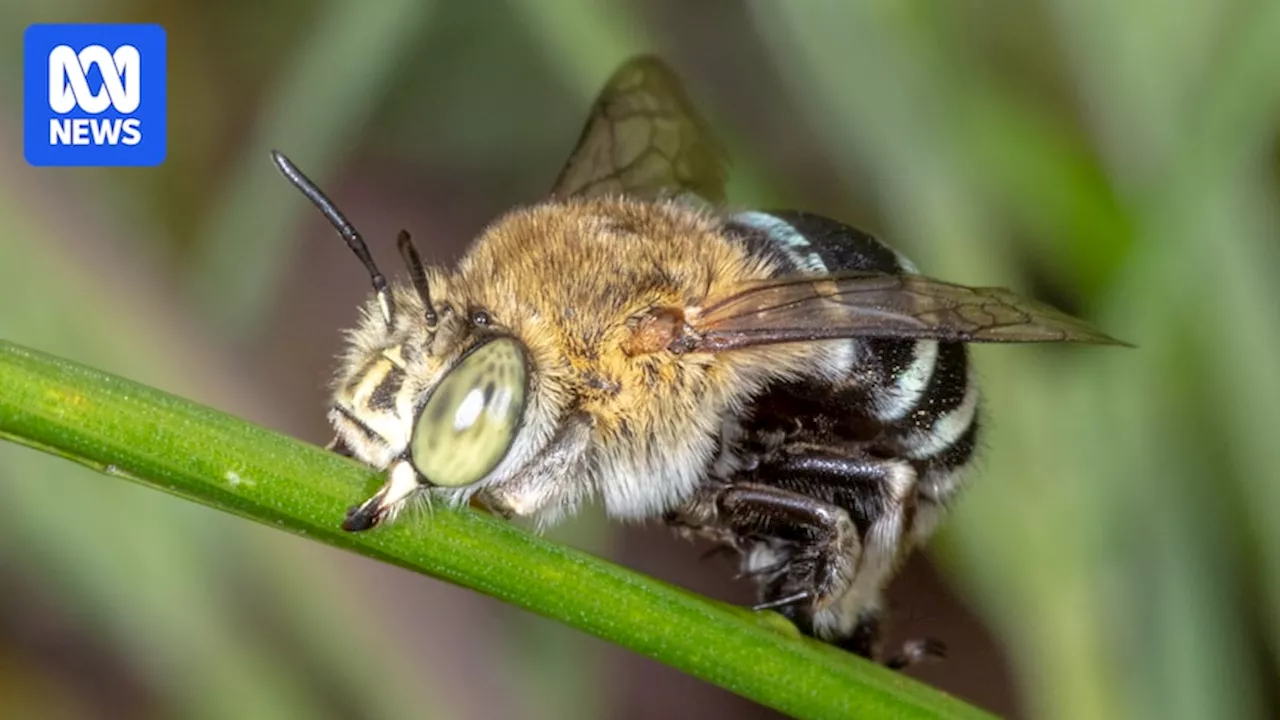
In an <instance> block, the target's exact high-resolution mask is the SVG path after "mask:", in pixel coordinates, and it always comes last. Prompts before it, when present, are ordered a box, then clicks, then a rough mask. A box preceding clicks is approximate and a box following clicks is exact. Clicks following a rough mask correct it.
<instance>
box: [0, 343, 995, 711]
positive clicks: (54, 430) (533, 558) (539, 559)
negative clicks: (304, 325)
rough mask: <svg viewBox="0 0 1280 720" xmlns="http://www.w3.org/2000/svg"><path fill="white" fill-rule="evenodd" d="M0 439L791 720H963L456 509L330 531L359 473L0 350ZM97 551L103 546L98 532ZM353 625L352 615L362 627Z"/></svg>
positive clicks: (923, 690) (336, 460)
mask: <svg viewBox="0 0 1280 720" xmlns="http://www.w3.org/2000/svg"><path fill="white" fill-rule="evenodd" d="M0 388H2V390H0V437H4V438H7V439H10V440H12V441H14V442H18V443H21V444H24V445H28V446H30V447H34V448H37V449H40V450H43V451H45V452H51V453H54V454H57V455H59V456H61V457H64V458H67V459H69V460H72V461H75V462H79V463H82V464H84V465H87V466H89V467H91V468H94V469H97V470H99V471H101V472H104V473H106V474H108V475H116V476H120V477H125V478H128V479H130V480H134V481H136V482H140V483H143V484H146V485H149V486H152V487H155V488H159V489H161V490H165V491H167V492H170V493H173V494H175V495H179V496H181V497H185V498H188V499H191V500H194V501H196V502H199V503H202V504H205V505H209V506H211V507H215V508H218V509H221V510H224V511H227V512H231V513H235V514H237V515H240V516H242V517H247V518H250V519H253V520H257V521H258V522H261V523H267V524H274V525H277V526H279V527H280V528H281V529H284V530H287V531H289V532H293V533H296V534H298V535H305V536H307V537H311V538H313V539H316V540H319V541H320V542H324V543H327V544H330V545H334V546H337V547H342V548H346V549H349V550H352V551H354V552H357V553H360V554H361V555H365V556H367V557H371V558H375V559H378V560H382V561H384V562H389V563H392V564H395V565H399V566H401V567H404V568H407V569H410V570H414V571H416V572H420V573H423V574H426V575H430V576H432V577H437V578H441V579H444V580H448V581H450V582H453V583H456V584H459V585H463V586H465V587H469V588H472V589H474V590H478V591H480V592H483V593H485V594H488V595H492V596H494V597H497V598H499V599H502V600H505V601H507V602H510V603H512V604H514V605H518V606H520V607H523V608H526V609H528V610H532V611H533V612H536V613H539V614H541V615H545V616H547V617H550V618H553V619H556V620H559V621H561V622H564V623H566V624H569V625H572V626H574V627H577V628H579V629H581V630H584V631H586V632H588V633H591V634H593V635H596V636H599V637H601V638H604V639H606V640H610V641H613V642H616V643H619V644H621V645H624V646H626V647H628V648H631V649H632V650H635V651H636V652H639V653H642V654H644V655H647V656H649V657H652V658H654V659H656V660H659V661H661V662H664V663H666V664H668V665H671V666H673V667H676V668H679V669H681V670H683V671H685V672H688V673H690V674H692V675H695V676H697V677H700V678H703V679H704V680H707V681H709V682H712V683H715V684H717V685H720V686H722V687H724V688H727V689H729V690H731V691H733V692H736V693H739V694H741V695H743V696H745V697H748V698H751V699H753V700H756V701H757V702H760V703H763V704H765V705H769V706H771V707H774V708H776V709H778V710H782V711H784V712H787V713H790V714H792V715H795V716H797V717H803V718H844V717H860V718H877V717H894V718H914V717H947V718H977V717H986V715H985V714H984V713H982V712H981V711H979V710H976V709H974V708H972V707H970V706H968V705H965V704H963V703H961V702H959V701H958V700H955V699H953V698H951V697H949V696H947V695H945V694H943V693H941V692H939V691H937V690H934V689H932V688H929V687H927V686H925V685H921V684H920V683H917V682H915V681H912V680H911V679H909V678H906V677H904V676H902V675H900V674H898V673H894V672H891V671H889V670H886V669H885V668H882V667H880V666H878V665H875V664H873V663H870V662H865V661H862V660H860V659H857V658H854V657H852V656H850V655H848V654H847V653H844V652H842V651H839V650H836V649H835V648H831V647H829V646H826V645H823V644H821V643H817V642H814V641H811V640H808V639H805V638H801V637H799V636H798V634H797V633H796V632H795V630H794V628H792V627H791V626H790V625H789V624H788V623H786V622H785V621H782V620H781V618H780V617H779V616H777V615H774V614H772V613H765V614H753V613H750V612H748V611H745V610H742V609H740V608H735V607H731V606H728V605H724V604H722V603H716V602H713V601H710V600H707V599H705V598H702V597H699V596H696V595H694V594H692V593H689V592H686V591H683V590H680V589H678V588H675V587H672V586H670V585H667V584H664V583H661V582H658V581H656V580H653V579H650V578H647V577H643V576H641V575H637V574H635V573H632V572H629V571H627V570H624V569H622V568H619V567H617V566H614V565H610V564H608V563H606V562H603V561H601V560H599V559H597V558H593V557H591V556H588V555H586V554H584V553H581V552H578V551H575V550H572V549H570V548H566V547H561V546H558V545H554V544H552V543H549V542H547V541H545V540H542V539H540V538H538V537H536V536H534V535H532V534H530V533H528V532H525V531H523V530H521V529H519V528H517V527H514V526H512V525H510V524H508V523H505V522H501V521H498V520H495V519H493V518H491V517H489V516H486V515H484V514H482V513H478V512H474V511H471V510H450V509H444V508H437V509H436V510H435V511H434V512H433V513H432V514H431V515H430V517H429V519H426V518H424V519H423V521H421V522H412V521H409V522H401V523H398V524H396V525H394V526H392V527H389V528H383V529H379V530H376V531H373V532H369V533H362V534H354V535H353V534H348V533H344V532H342V531H341V530H340V529H339V528H338V524H339V522H340V520H341V518H342V515H343V512H344V511H345V509H346V507H347V506H349V505H350V504H352V503H353V502H355V501H357V500H359V499H361V498H363V497H365V496H366V495H368V494H369V493H370V492H371V491H372V490H373V488H374V487H376V485H377V484H378V482H379V480H380V479H379V477H378V475H377V473H376V472H375V471H373V470H371V469H370V468H368V467H366V466H363V465H360V464H358V463H355V462H352V461H350V460H347V459H344V458H341V457H339V456H337V455H336V454H333V453H328V452H325V451H324V450H322V449H320V448H317V447H315V446H312V445H307V444H304V443H301V442H299V441H297V440H294V439H291V438H289V437H286V436H283V435H280V434H277V433H274V432H271V431H269V430H266V429H264V428H260V427H257V426H255V425H251V424H249V423H246V422H244V421H243V420H239V419H237V418H235V417H232V416H229V415H226V414H224V413H221V412H218V411H216V410H213V409H210V408H207V407H203V406H200V405H197V404H194V403H191V402H188V401H186V400H182V399H180V398H177V397H174V396H172V395H168V394H166V393H163V392H160V391H158V390H155V389H152V388H148V387H145V386H143V385H139V384H136V383H133V382H130V381H127V380H124V379H121V378H118V377H114V376H111V375H107V374H105V373H102V372H99V371H96V370H93V369H91V368H87V367H84V366H82V365H77V364H75V363H71V362H69V361H66V360H62V359H59V358H54V357H51V356H48V355H45V354H42V353H39V352H35V351H33V350H29V349H26V348H23V347H21V346H18V345H15V344H13V343H9V342H5V341H0ZM104 542H110V539H109V538H104ZM364 621H366V620H365V619H363V618H357V619H353V622H364Z"/></svg>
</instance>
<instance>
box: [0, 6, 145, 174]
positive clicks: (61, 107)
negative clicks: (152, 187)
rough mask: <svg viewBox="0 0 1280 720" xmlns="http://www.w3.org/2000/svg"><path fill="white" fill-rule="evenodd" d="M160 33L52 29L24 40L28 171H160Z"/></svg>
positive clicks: (43, 27)
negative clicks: (109, 168)
mask: <svg viewBox="0 0 1280 720" xmlns="http://www.w3.org/2000/svg"><path fill="white" fill-rule="evenodd" d="M165 52H166V47H165V32H164V28H162V27H160V26H159V25H123V24H117V25H53V24H38V25H32V26H30V27H28V28H27V32H26V34H25V35H24V37H23V59H24V67H23V73H24V95H23V99H24V107H23V116H24V118H23V119H24V125H23V130H24V138H23V141H24V150H25V152H26V156H27V162H29V163H31V164H32V165H60V166H71V165H81V166H87V165H97V166H104V165H105V166H112V165H114V166H137V165H158V164H160V163H161V162H163V161H164V157H165V153H166V146H167V143H168V138H167V129H166V127H165V124H166V122H165V121H166V112H167V108H166V107H165V103H166V87H165V84H166V77H165V75H166V68H165Z"/></svg>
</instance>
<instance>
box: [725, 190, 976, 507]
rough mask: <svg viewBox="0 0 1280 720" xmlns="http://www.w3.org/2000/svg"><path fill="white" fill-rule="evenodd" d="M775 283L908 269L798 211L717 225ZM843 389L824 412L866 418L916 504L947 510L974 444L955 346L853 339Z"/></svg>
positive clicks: (966, 385)
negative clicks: (902, 464) (909, 483)
mask: <svg viewBox="0 0 1280 720" xmlns="http://www.w3.org/2000/svg"><path fill="white" fill-rule="evenodd" d="M725 227H726V230H727V231H728V233H729V234H730V235H732V236H735V237H737V238H738V239H739V240H740V242H742V243H743V244H744V245H745V246H746V247H747V249H748V250H749V251H751V252H752V253H755V254H757V255H759V256H762V257H767V258H769V259H771V260H773V261H774V264H775V265H777V266H778V267H779V268H780V272H779V274H780V275H782V274H785V275H789V274H794V273H806V272H811V273H833V272H840V271H849V270H861V271H868V272H884V273H893V274H904V273H915V272H916V268H915V266H914V265H913V264H912V263H911V261H910V260H908V259H906V258H905V257H903V256H902V255H901V254H899V253H897V252H896V251H894V250H893V249H892V248H890V247H888V246H887V245H885V244H884V243H882V242H880V241H879V240H877V239H876V238H875V237H874V236H872V235H869V234H867V233H864V232H862V231H860V230H857V229H856V228H852V227H849V226H847V225H845V224H843V223H840V222H837V221H835V220H831V219H829V218H825V217H822V216H820V215H813V214H810V213H804V212H795V211H781V212H768V213H766V212H744V213H739V214H736V215H734V216H732V217H731V218H729V221H728V222H727V223H726V225H725ZM849 342H850V343H851V346H852V349H853V352H851V353H850V358H851V361H850V367H849V374H848V382H847V383H845V384H844V385H843V386H842V387H837V388H833V389H834V390H835V392H834V393H833V394H832V395H831V396H830V400H829V401H828V402H824V405H826V406H827V407H824V409H823V410H824V413H825V412H830V413H832V414H838V413H844V414H853V413H856V414H865V415H866V416H867V417H868V419H870V420H872V421H874V422H875V423H877V424H878V425H880V426H881V428H882V432H881V440H880V444H881V445H882V448H881V449H882V450H883V451H884V452H885V453H886V454H889V455H892V456H894V457H898V458H901V459H904V460H907V461H909V462H910V463H911V464H912V465H913V466H914V467H915V468H916V470H917V472H918V475H919V488H918V489H919V493H920V495H921V497H922V499H924V500H927V501H934V502H938V503H945V502H946V501H947V500H948V499H949V498H950V497H951V496H952V495H953V494H954V492H955V491H956V489H957V488H958V486H959V480H960V478H961V476H962V471H963V470H964V468H965V466H967V465H968V464H969V462H970V461H971V460H972V458H973V455H974V449H975V447H976V443H977V440H978V412H977V411H978V389H977V386H976V383H975V381H974V376H973V374H972V373H971V371H970V367H969V353H968V349H967V348H966V347H965V346H964V345H963V344H961V343H947V342H939V341H937V340H904V339H888V338H885V339H882V338H869V339H861V340H851V341H849Z"/></svg>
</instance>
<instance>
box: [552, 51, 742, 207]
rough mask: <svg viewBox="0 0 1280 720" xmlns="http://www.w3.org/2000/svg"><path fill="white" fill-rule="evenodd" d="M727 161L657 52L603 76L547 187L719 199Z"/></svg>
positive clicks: (562, 193) (555, 193)
mask: <svg viewBox="0 0 1280 720" xmlns="http://www.w3.org/2000/svg"><path fill="white" fill-rule="evenodd" d="M727 164H728V163H727V158H726V155H725V153H724V150H723V149H722V148H721V147H720V145H719V143H717V142H716V140H715V138H714V137H712V135H711V133H710V131H709V130H708V129H707V126H706V123H705V122H704V121H703V119H702V118H701V116H699V115H698V111H697V110H695V109H694V108H693V105H692V104H690V102H689V98H688V97H687V96H686V95H685V93H684V89H683V88H682V87H681V86H680V81H679V80H678V79H677V78H676V76H675V74H674V73H672V72H671V70H670V69H669V68H668V67H667V66H666V65H664V64H663V63H662V61H661V60H658V59H657V58H655V57H651V56H641V57H637V58H633V59H631V60H629V61H627V62H626V63H625V64H624V65H623V66H622V67H621V68H619V69H618V70H617V72H615V73H614V74H613V77H611V78H609V82H608V83H606V84H605V87H604V90H603V91H602V92H601V93H600V97H599V98H597V99H596V102H595V105H593V106H592V108H591V117H589V118H588V119H587V124H586V127H584V128H583V129H582V136H581V137H580V138H578V144H577V147H576V148H574V151H573V154H572V155H570V156H569V161H568V162H567V163H566V164H565V166H564V169H563V170H561V171H560V177H559V178H557V179H556V183H555V186H554V187H553V188H552V190H551V195H552V197H555V198H567V197H570V196H575V195H579V196H590V195H608V194H613V195H620V194H627V195H636V196H641V197H644V196H648V197H654V196H659V195H679V194H681V193H682V192H693V193H695V194H696V195H698V196H699V197H701V198H703V199H705V200H709V201H711V202H713V203H721V202H723V201H724V183H725V170H726V167H727Z"/></svg>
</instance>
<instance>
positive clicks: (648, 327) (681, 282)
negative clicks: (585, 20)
mask: <svg viewBox="0 0 1280 720" xmlns="http://www.w3.org/2000/svg"><path fill="white" fill-rule="evenodd" d="M274 160H275V162H276V164H277V166H278V167H279V168H280V170H281V171H282V172H283V173H284V175H285V176H286V177H287V178H288V179H289V180H290V181H291V182H292V183H293V184H294V185H295V186H297V187H298V188H299V189H300V190H301V191H302V192H303V193H304V194H305V195H306V196H307V197H308V198H309V199H310V200H311V201H312V202H313V203H314V204H315V205H317V206H318V207H319V208H320V210H321V211H322V212H323V213H324V214H325V215H326V216H327V218H328V219H329V220H330V221H331V222H332V224H333V225H334V227H335V228H336V229H337V230H338V231H339V233H340V234H341V235H342V237H343V238H344V239H345V240H346V242H347V243H348V244H349V245H350V247H351V249H352V250H354V251H355V254H356V255H357V256H358V257H359V259H360V260H361V262H362V263H363V264H364V265H365V267H366V268H367V270H368V272H369V274H370V276H371V277H372V280H373V287H374V293H373V296H372V298H371V299H370V300H369V302H368V304H367V305H366V307H365V308H364V317H363V319H362V321H361V322H360V324H359V326H358V327H357V328H356V329H355V330H354V331H352V332H351V333H350V342H349V348H348V351H347V354H346V356H345V359H344V361H343V363H342V368H341V370H340V372H339V373H338V377H337V380H336V384H335V388H336V389H335V393H334V397H333V406H332V410H331V411H330V415H329V417H330V419H331V420H332V422H333V425H334V427H335V428H336V430H337V437H336V439H335V440H334V443H333V446H332V447H333V448H334V449H335V450H337V451H339V452H342V453H344V454H347V455H350V456H353V457H355V458H357V459H359V460H362V461H364V462H366V463H369V464H371V465H373V466H375V467H378V468H382V469H385V470H386V471H387V480H386V483H385V484H384V486H383V487H382V488H381V489H380V490H379V491H378V492H377V493H376V494H375V495H374V496H373V497H371V498H369V499H367V500H366V501H364V502H363V503H361V504H359V505H356V506H354V507H353V508H352V509H351V510H350V511H349V513H348V515H347V517H346V519H345V521H344V523H343V527H344V528H345V529H346V530H349V531H363V530H368V529H370V528H373V527H374V526H376V525H378V524H380V523H386V522H389V521H391V520H392V519H394V518H395V517H396V516H397V514H399V513H400V512H401V510H402V509H403V508H405V507H406V506H407V505H408V504H410V503H412V502H414V501H415V500H421V499H425V498H429V497H434V498H436V499H438V500H442V501H445V502H450V503H454V504H463V503H468V502H470V501H472V500H473V499H475V500H479V501H480V502H482V503H483V504H484V505H485V506H487V507H488V508H490V509H491V510H493V511H494V512H496V513H499V514H501V515H503V516H506V517H520V518H533V519H534V520H535V521H536V522H538V523H540V524H547V523H552V522H555V521H556V520H558V519H560V518H562V517H564V516H565V515H567V514H569V513H572V512H573V511H575V510H576V509H577V508H578V507H579V506H580V505H581V504H582V503H583V502H584V501H585V500H587V499H589V498H598V499H600V500H601V501H602V502H603V505H604V507H605V508H606V510H607V512H608V513H609V514H610V515H611V516H613V517H617V518H627V519H644V518H655V519H661V520H662V521H664V522H666V523H667V524H669V525H671V526H672V527H673V528H676V529H677V530H678V531H680V532H682V533H685V534H689V535H692V536H698V537H703V538H709V539H711V540H713V541H715V542H716V543H720V544H722V545H723V546H726V547H728V548H731V549H732V550H734V551H737V552H738V553H739V554H740V556H741V559H742V560H741V562H742V567H743V570H744V571H745V572H746V573H747V574H749V575H751V576H752V577H754V578H755V579H756V581H757V583H758V587H759V600H760V605H759V607H762V608H776V609H777V610H778V611H780V612H782V613H783V614H785V615H786V616H787V617H788V618H790V619H791V620H792V621H793V622H795V624H796V625H797V626H798V627H799V628H800V630H801V631H803V632H804V633H806V634H809V635H812V636H816V637H818V638H821V639H823V640H826V641H829V642H833V643H836V644H838V645H841V646H843V647H846V648H848V649H850V650H852V651H853V652H856V653H858V654H860V655H863V656H866V657H869V658H874V659H877V660H880V661H882V662H886V663H887V664H890V665H893V666H902V665H905V664H907V663H909V662H912V661H914V660H917V659H920V658H922V657H926V656H928V655H930V654H931V653H937V652H940V648H937V647H935V646H933V645H931V644H930V643H916V644H909V645H908V647H906V648H904V651H903V652H901V653H893V654H889V655H887V656H886V655H885V654H884V653H883V652H882V648H881V643H880V641H879V637H880V631H879V627H880V615H881V607H880V606H881V593H882V591H883V589H884V587H885V586H886V585H887V584H888V582H889V581H890V579H891V578H892V576H893V575H894V573H895V571H896V569H897V568H898V566H899V565H900V564H901V562H902V561H903V559H904V558H905V557H906V556H907V554H908V553H909V552H910V551H911V550H912V549H913V548H915V547H917V546H919V545H921V544H922V543H924V542H925V541H926V540H927V539H928V538H929V536H930V535H931V534H932V533H933V531H934V529H935V527H936V526H937V525H938V523H939V521H940V520H941V518H942V516H943V515H944V513H945V511H946V509H947V507H948V506H949V505H950V504H951V502H952V501H953V500H954V499H955V498H956V495H957V493H958V492H959V490H960V488H961V487H962V486H963V478H964V474H965V469H966V468H967V467H968V466H969V465H970V463H971V460H972V458H973V455H974V450H975V448H976V443H977V440H978V435H979V430H980V422H979V415H978V405H979V399H978V398H979V396H978V390H977V387H976V384H975V382H974V374H973V370H972V368H971V365H970V360H969V354H968V352H967V350H966V343H976V342H1085V343H1099V344H1115V343H1117V341H1115V340H1113V339H1112V338H1110V337H1108V336H1106V335H1104V334H1102V333H1101V332H1099V331H1098V330H1096V329H1094V328H1093V327H1091V326H1090V325H1088V324H1086V323H1084V322H1082V321H1080V320H1077V319H1075V318H1072V317H1070V316H1067V315H1065V314H1063V313H1061V312H1058V311H1057V310H1054V309H1053V308H1050V307H1047V306H1045V305H1041V304H1039V303H1037V302H1034V301H1031V300H1028V299H1026V298H1022V297H1019V296H1017V295H1015V294H1014V293H1012V292H1010V291H1007V290H1003V289H998V288H972V287H966V286H963V285H956V284H952V283H948V282H943V281H940V280H935V279H931V278H928V277H925V276H923V275H921V274H919V273H918V272H917V270H916V268H915V266H914V265H912V264H911V262H910V261H908V260H907V259H906V258H904V257H903V256H901V255H899V254H898V253H896V252H895V251H894V250H892V249H891V248H889V247H888V246H886V245H884V244H883V243H881V242H880V241H879V240H877V239H876V238H874V237H872V236H870V235H868V234H866V233H863V232H861V231H859V230H856V229H854V228H852V227H849V226H847V225H844V224H842V223H840V222H837V221H835V220H831V219H828V218H824V217H820V216H817V215H813V214H809V213H804V212H795V211H786V212H756V211H745V212H742V211H733V210H728V209H726V208H725V205H724V181H725V168H726V161H725V157H724V153H723V151H722V149H721V147H720V145H719V144H718V143H717V142H716V140H715V139H714V138H713V137H712V136H711V134H710V133H709V132H708V130H707V128H706V124H705V122H704V121H703V120H702V118H701V117H700V116H699V114H698V113H697V112H696V111H695V110H694V109H693V107H692V105H691V104H690V102H689V100H688V98H687V97H686V95H685V93H684V91H683V90H682V89H681V87H680V84H679V82H678V81H677V79H676V78H675V76H674V75H673V74H672V73H671V72H670V71H669V70H668V69H667V68H666V67H665V66H664V65H663V64H662V63H661V62H660V61H658V60H656V59H654V58H651V57H641V58H637V59H633V60H631V61H629V62H627V63H626V64H625V65H623V66H622V68H621V69H619V70H618V71H617V73H616V74H615V75H614V76H613V77H612V78H611V79H610V80H609V82H608V83H607V85H606V87H605V88H604V91H603V93H602V94H601V96H600V97H599V98H598V100H597V101H596V103H595V105H594V107H593V109H592V112H591V115H590V118H589V120H588V122H587V124H586V126H585V128H584V129H583V131H582V134H581V136H580V138H579V141H578V144H577V146H576V149H575V150H574V151H573V153H572V155H571V156H570V158H569V160H568V162H567V164H566V165H565V167H564V169H563V170H562V171H561V173H560V175H559V177H558V178H557V180H556V182H555V184H554V186H553V188H552V190H551V193H550V197H549V198H548V199H546V200H545V201H543V202H539V203H536V204H532V205H529V206H527V207H522V208H517V209H514V210H511V211H510V212H508V213H506V214H505V215H503V216H501V217H499V218H498V219H497V220H495V221H494V222H493V223H492V224H491V225H489V226H488V227H487V228H486V229H485V230H484V231H483V232H482V233H481V234H480V236H479V237H478V238H477V239H476V241H475V242H474V244H473V245H472V247H471V249H470V251H469V252H468V253H467V254H466V255H465V256H464V257H463V258H462V259H461V261H460V262H459V264H458V265H457V266H456V267H454V268H451V269H450V268H441V267H425V266H424V265H423V263H422V261H421V259H420V257H419V255H418V252H417V250H416V249H415V247H414V245H413V243H412V242H411V240H410V239H409V236H408V235H407V234H406V233H403V232H402V233H401V235H400V238H399V249H400V252H401V255H402V256H403V258H404V260H405V263H406V265H407V269H408V276H409V279H410V282H409V283H407V284H391V283H388V281H387V279H386V278H385V276H383V274H382V273H381V272H380V271H379V270H378V268H377V267H376V266H375V265H374V262H373V260H372V259H371V257H370V255H369V252H368V250H367V248H366V247H365V244H364V241H363V240H362V239H361V237H360V235H359V233H358V232H357V231H356V230H355V228H354V227H353V226H352V225H351V223H350V222H348V221H347V219H346V218H345V217H344V216H343V215H342V213H341V212H339V210H338V209H337V208H336V207H335V206H334V205H333V203H332V202H330V201H329V200H328V199H327V198H326V197H325V196H324V195H323V194H322V193H321V192H320V190H319V189H318V188H316V187H315V185H314V184H312V183H311V182H310V181H309V180H307V179H306V177H305V176H303V175H302V174H301V173H300V172H299V171H298V169H297V168H296V167H295V166H294V165H293V164H292V163H291V162H289V161H288V160H287V159H286V158H285V157H284V156H283V155H281V154H279V153H274Z"/></svg>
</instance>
